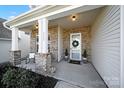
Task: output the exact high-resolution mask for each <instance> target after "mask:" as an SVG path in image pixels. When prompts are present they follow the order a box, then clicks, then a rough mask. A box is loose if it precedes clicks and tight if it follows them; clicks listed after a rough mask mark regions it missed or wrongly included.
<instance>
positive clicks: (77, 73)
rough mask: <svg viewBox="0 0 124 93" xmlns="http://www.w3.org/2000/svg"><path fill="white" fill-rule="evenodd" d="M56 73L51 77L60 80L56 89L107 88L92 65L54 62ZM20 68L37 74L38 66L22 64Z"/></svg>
mask: <svg viewBox="0 0 124 93" xmlns="http://www.w3.org/2000/svg"><path fill="white" fill-rule="evenodd" d="M52 65H53V66H54V67H56V71H55V72H54V73H53V74H52V75H51V77H54V78H56V79H58V80H59V81H58V83H57V84H56V86H55V87H56V88H106V85H105V83H104V81H103V80H102V79H101V77H100V76H99V74H98V73H97V72H96V70H95V68H94V67H93V65H92V64H91V63H87V64H84V63H82V64H81V65H77V64H72V63H68V62H67V61H64V60H62V61H61V62H59V63H58V62H53V63H52ZM18 67H22V68H26V69H30V70H32V71H34V72H35V70H36V69H37V68H36V64H35V63H28V64H25V62H22V64H21V65H18Z"/></svg>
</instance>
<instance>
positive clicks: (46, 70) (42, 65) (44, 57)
mask: <svg viewBox="0 0 124 93" xmlns="http://www.w3.org/2000/svg"><path fill="white" fill-rule="evenodd" d="M35 62H36V70H35V71H36V72H37V73H39V74H42V75H45V76H47V75H51V74H52V73H53V72H54V67H52V64H51V55H50V54H39V53H38V54H36V55H35Z"/></svg>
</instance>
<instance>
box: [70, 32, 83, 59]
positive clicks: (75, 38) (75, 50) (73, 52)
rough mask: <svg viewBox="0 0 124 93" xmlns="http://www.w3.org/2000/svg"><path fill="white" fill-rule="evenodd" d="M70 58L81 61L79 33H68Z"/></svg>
mask: <svg viewBox="0 0 124 93" xmlns="http://www.w3.org/2000/svg"><path fill="white" fill-rule="evenodd" d="M70 60H77V61H81V33H72V34H70Z"/></svg>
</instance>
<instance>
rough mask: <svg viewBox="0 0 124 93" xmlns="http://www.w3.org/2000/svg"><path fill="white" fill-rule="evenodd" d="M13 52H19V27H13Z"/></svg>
mask: <svg viewBox="0 0 124 93" xmlns="http://www.w3.org/2000/svg"><path fill="white" fill-rule="evenodd" d="M11 29H12V48H11V50H12V51H17V50H19V48H18V28H17V27H12V28H11Z"/></svg>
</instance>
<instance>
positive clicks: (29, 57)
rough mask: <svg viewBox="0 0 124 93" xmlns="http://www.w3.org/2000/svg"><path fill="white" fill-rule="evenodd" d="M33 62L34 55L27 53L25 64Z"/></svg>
mask: <svg viewBox="0 0 124 93" xmlns="http://www.w3.org/2000/svg"><path fill="white" fill-rule="evenodd" d="M34 62H35V53H29V55H28V58H27V61H26V64H27V63H34Z"/></svg>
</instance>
